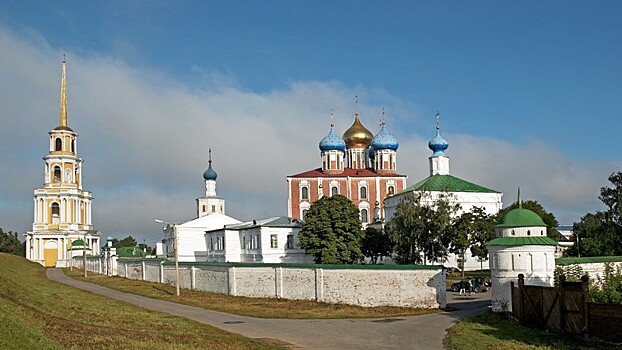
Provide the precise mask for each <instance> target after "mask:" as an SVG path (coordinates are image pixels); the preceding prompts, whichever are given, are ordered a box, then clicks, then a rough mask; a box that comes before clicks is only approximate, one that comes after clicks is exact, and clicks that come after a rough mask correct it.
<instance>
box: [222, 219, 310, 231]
mask: <svg viewBox="0 0 622 350" xmlns="http://www.w3.org/2000/svg"><path fill="white" fill-rule="evenodd" d="M300 226H302V222H300V221H298V220H296V219H292V218H290V217H288V216H274V217H271V218H268V219H260V220H253V221H247V222H243V223H241V224H232V225H226V226H225V228H226V229H228V230H247V229H251V228H254V227H300Z"/></svg>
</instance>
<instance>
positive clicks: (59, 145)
mask: <svg viewBox="0 0 622 350" xmlns="http://www.w3.org/2000/svg"><path fill="white" fill-rule="evenodd" d="M54 150H55V151H62V150H63V141H61V140H60V138H56V145H55V147H54Z"/></svg>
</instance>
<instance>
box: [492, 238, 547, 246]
mask: <svg viewBox="0 0 622 350" xmlns="http://www.w3.org/2000/svg"><path fill="white" fill-rule="evenodd" d="M486 245H487V246H518V245H552V246H556V245H557V242H556V241H555V240H554V239H552V238H551V237H546V236H535V237H498V238H495V239H493V240H492V241H490V242H488V243H486Z"/></svg>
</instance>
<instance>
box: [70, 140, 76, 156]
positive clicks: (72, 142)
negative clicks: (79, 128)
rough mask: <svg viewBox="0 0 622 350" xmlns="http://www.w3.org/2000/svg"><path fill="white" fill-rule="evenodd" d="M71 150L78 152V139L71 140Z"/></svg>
mask: <svg viewBox="0 0 622 350" xmlns="http://www.w3.org/2000/svg"><path fill="white" fill-rule="evenodd" d="M71 152H72V153H76V140H71Z"/></svg>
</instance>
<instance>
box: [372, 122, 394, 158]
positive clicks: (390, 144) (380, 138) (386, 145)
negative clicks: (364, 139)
mask: <svg viewBox="0 0 622 350" xmlns="http://www.w3.org/2000/svg"><path fill="white" fill-rule="evenodd" d="M380 125H381V128H380V131H379V132H378V133H377V134H376V136H374V139H373V140H372V142H371V147H372V148H373V149H375V150H380V149H390V150H393V151H397V148H398V147H399V145H400V143H399V142H397V139H396V138H395V136H393V135H391V134H389V132H388V131H387V130H386V129H385V128H384V121H382V122H381V123H380Z"/></svg>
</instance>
